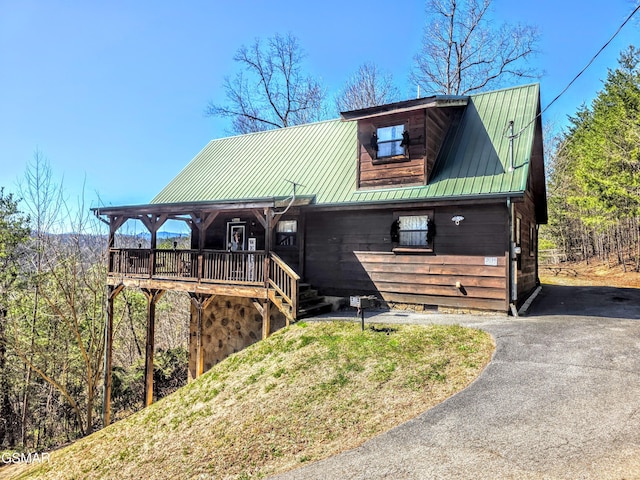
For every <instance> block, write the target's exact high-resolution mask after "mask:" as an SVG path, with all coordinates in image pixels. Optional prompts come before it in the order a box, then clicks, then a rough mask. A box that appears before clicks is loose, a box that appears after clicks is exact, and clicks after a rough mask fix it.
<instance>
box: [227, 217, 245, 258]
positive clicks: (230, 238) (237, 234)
mask: <svg viewBox="0 0 640 480" xmlns="http://www.w3.org/2000/svg"><path fill="white" fill-rule="evenodd" d="M246 242H247V236H246V235H245V222H228V223H227V245H226V248H227V250H231V251H233V252H235V251H239V250H246V247H247V243H246Z"/></svg>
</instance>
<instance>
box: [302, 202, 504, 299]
mask: <svg viewBox="0 0 640 480" xmlns="http://www.w3.org/2000/svg"><path fill="white" fill-rule="evenodd" d="M427 209H428V210H432V211H433V212H434V221H435V225H436V236H435V239H434V255H429V254H395V253H393V248H394V246H395V244H393V243H392V242H391V235H390V229H391V223H392V222H393V218H394V211H399V210H401V211H403V212H406V211H407V210H406V209H404V208H402V207H398V208H397V209H387V210H369V211H348V212H340V211H339V212H313V213H311V212H310V213H308V215H307V220H306V223H307V229H306V265H305V279H306V280H307V281H308V282H310V283H311V284H312V285H313V286H314V288H318V289H319V290H320V292H321V293H323V294H325V295H336V296H342V297H346V296H349V295H376V296H378V297H379V298H384V299H385V300H388V301H396V302H404V303H416V304H428V305H443V306H458V307H467V308H484V309H495V310H505V309H506V303H505V302H506V291H507V284H506V281H507V276H506V267H505V258H506V251H507V245H508V241H507V238H508V235H507V234H508V227H507V223H506V222H507V219H508V217H507V214H506V212H507V209H506V206H505V205H503V204H489V205H475V206H459V207H429V208H425V210H427ZM420 211H421V210H420V209H416V210H415V212H416V213H418V212H420ZM453 215H463V216H464V217H465V220H464V221H463V222H461V224H460V225H458V226H456V225H455V223H454V222H452V221H451V217H452V216H453ZM485 256H486V257H491V258H492V259H493V258H497V262H498V264H497V267H498V268H497V269H496V267H493V266H485V265H484V260H485V258H484V257H485ZM491 261H492V260H489V262H491ZM430 262H435V263H430ZM427 270H429V271H428V272H427ZM498 270H499V271H500V272H501V273H500V274H498V273H497V272H498ZM455 278H458V280H456V279H455ZM456 281H460V282H461V285H462V286H463V287H465V289H466V295H464V294H463V293H461V291H460V290H458V289H456V287H455V284H456Z"/></svg>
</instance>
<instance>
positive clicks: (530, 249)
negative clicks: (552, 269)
mask: <svg viewBox="0 0 640 480" xmlns="http://www.w3.org/2000/svg"><path fill="white" fill-rule="evenodd" d="M515 213H516V218H518V217H520V230H521V231H520V249H521V252H522V253H520V255H519V259H518V262H517V264H518V268H517V283H518V302H519V303H520V302H521V301H523V300H524V296H525V295H526V294H527V293H528V292H530V291H531V290H533V289H534V288H535V287H536V285H537V284H538V251H537V250H538V249H537V229H536V216H535V204H534V202H533V198H532V197H531V195H530V194H529V192H527V194H526V195H525V197H524V202H522V203H516V204H515ZM517 223H518V222H514V225H513V228H514V229H515V228H517ZM531 227H533V229H534V231H533V244H532V242H531V240H530V233H529V230H530V228H531ZM514 238H517V237H516V232H514ZM531 253H533V255H531Z"/></svg>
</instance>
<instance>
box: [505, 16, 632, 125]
mask: <svg viewBox="0 0 640 480" xmlns="http://www.w3.org/2000/svg"><path fill="white" fill-rule="evenodd" d="M638 10H640V4H638V6H637V7H636V8H635V9H634V10H633V12H631V14H629V16H628V17H627V19H626V20H625V21H624V22H622V24H621V25H620V26H619V27H618V29H617V30H616V32H615V33H614V34H613V35H612V36H611V38H610V39H609V40H607V43H605V44H604V45H603V46H602V47H601V48H600V50H598V52H597V53H596V54H595V55H594V56H593V57H592V58H591V60H589V63H587V65H586V66H585V67H584V68H583V69H582V70H580V72H579V73H578V74H577V75H576V76H575V77H573V80H571V81H570V82H569V83H568V84H567V86H566V87H564V89H563V90H562V91H561V92H560V93H559V94H558V95H557V96H556V98H554V99H553V100H551V102H550V103H549V104H548V105H547V106H546V107H544V109H543V110H542V111H541V112H540V113H539V114H537V115H536V116H535V117H533V119H532V120H531V121H530V122H529V123H527V124H526V125H525V126H524V127H523V128H522V129H520V131H518V133H516V134H514V135H513V137H518V136H519V135H520V134H521V133H522V132H524V131H525V130H526V129H527V128H529V126H530V125H531V124H532V123H533V122H535V121H536V120H537V119H538V117H541V116H542V114H543V113H544V112H546V111H547V110H548V109H549V107H550V106H551V105H553V104H554V103H555V102H556V101H557V100H558V99H559V98H560V97H561V96H562V95H564V94H565V93H566V91H567V90H569V88H570V87H571V85H573V83H574V82H575V81H576V80H577V79H578V78H579V77H580V75H582V74H583V73H584V72H585V71H586V70H587V68H589V67H590V66H591V64H592V63H593V62H594V61H595V59H596V58H598V55H600V54H601V53H602V52H603V51H604V49H605V48H607V47H608V46H609V44H610V43H611V42H612V41H613V39H614V38H616V37H617V36H618V34H619V33H620V31H621V30H622V29H623V28H624V26H625V25H626V24H627V23H629V20H631V18H632V17H633V16H634V15H635V14H636V13H637V12H638Z"/></svg>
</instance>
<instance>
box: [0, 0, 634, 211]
mask: <svg viewBox="0 0 640 480" xmlns="http://www.w3.org/2000/svg"><path fill="white" fill-rule="evenodd" d="M636 4H637V0H611V1H609V2H606V3H603V2H602V1H601V0H555V1H551V0H538V1H536V2H514V1H507V0H494V2H493V7H494V17H495V21H496V23H499V22H502V21H508V22H523V23H528V24H533V25H537V26H538V27H539V29H540V31H541V34H542V42H541V45H540V46H541V50H542V52H541V54H540V55H539V56H538V57H537V58H536V59H535V65H536V66H537V67H538V68H539V69H541V70H543V71H544V72H545V74H544V76H543V77H542V78H541V79H540V82H541V91H542V105H543V108H544V107H545V106H546V105H547V104H548V103H549V102H550V101H551V100H552V99H553V98H554V97H555V96H556V95H557V94H558V93H559V92H560V91H561V90H562V89H563V88H564V87H565V86H566V84H567V83H568V82H569V81H570V80H571V79H572V78H573V77H574V75H575V74H577V73H578V71H580V70H581V69H582V68H583V67H584V66H585V65H586V63H587V62H588V61H589V60H590V59H591V57H592V56H593V55H594V54H595V53H596V51H597V50H598V49H599V48H600V47H601V46H602V45H603V44H604V43H605V42H606V41H607V40H608V39H609V37H610V36H611V35H612V34H613V33H614V32H615V30H616V29H617V28H618V26H619V25H620V24H621V23H622V22H623V21H624V19H625V18H626V17H627V16H628V15H629V13H630V12H631V11H632V10H633V8H634V7H635V5H636ZM603 5H606V8H603ZM639 18H640V13H639V14H637V15H636V18H634V19H633V20H632V21H631V22H630V23H629V24H628V25H627V26H626V27H625V28H624V29H623V31H622V32H621V34H620V35H619V36H618V38H617V39H616V40H615V41H614V42H613V43H612V44H611V45H610V46H609V47H608V49H607V50H606V51H605V52H604V53H603V54H602V55H601V56H600V57H599V59H598V60H597V61H596V62H595V63H594V64H593V65H592V66H591V67H590V68H589V70H588V71H587V72H586V74H584V76H583V77H581V79H579V80H578V81H577V82H576V84H575V85H574V86H573V87H572V88H571V89H570V90H569V91H568V92H567V93H566V94H565V95H564V96H563V97H562V98H561V100H559V101H558V102H557V103H556V104H554V106H553V107H552V108H551V109H549V110H548V112H547V113H546V114H545V115H544V117H543V120H544V121H545V122H551V123H553V124H554V125H555V126H556V128H560V127H562V126H563V125H564V124H566V117H567V115H572V114H574V113H575V111H576V109H577V108H578V107H579V106H580V105H581V104H582V103H584V102H586V103H589V102H590V101H591V100H592V99H593V97H594V96H595V94H596V93H597V91H598V90H599V89H600V88H601V86H602V80H603V79H604V78H605V77H606V71H607V68H608V67H611V68H615V66H616V59H617V57H618V54H619V52H620V51H621V50H622V49H624V48H626V47H627V46H628V45H630V44H632V43H634V42H635V44H636V45H638V46H640V42H639V41H638V40H639V39H640V20H639ZM424 22H425V14H424V2H423V1H422V0H394V1H393V2H382V1H376V0H340V1H338V0H325V1H323V2H303V1H289V0H269V1H267V0H265V1H260V0H236V1H234V2H221V1H218V0H210V1H200V0H199V1H185V2H180V3H179V4H178V2H165V1H153V2H151V1H146V0H140V1H135V2H130V1H118V0H115V1H110V2H97V1H96V2H94V1H79V0H78V1H63V0H60V1H44V0H41V1H32V0H20V1H18V0H13V1H5V0H0V186H4V187H6V189H7V190H9V191H15V190H16V182H17V181H18V180H19V179H20V178H21V177H23V176H24V172H25V168H26V164H27V163H28V162H29V161H31V160H32V158H33V155H34V151H35V150H36V149H38V150H39V151H40V152H41V153H42V154H43V155H44V156H45V157H46V158H47V159H48V161H49V162H50V164H51V166H52V168H53V171H54V175H56V177H58V178H61V177H64V185H65V188H66V194H67V197H68V198H69V199H70V201H74V200H75V199H76V198H77V197H78V196H80V195H81V191H82V188H83V186H84V189H85V192H86V194H85V195H86V201H87V202H88V203H89V204H90V206H99V202H101V203H102V204H106V205H132V204H139V203H148V202H149V201H150V200H151V199H152V198H153V196H154V195H155V194H156V193H158V192H159V191H160V189H161V188H162V187H164V185H166V184H167V183H168V182H169V181H170V180H171V179H172V178H173V177H174V176H175V175H176V174H177V173H178V172H179V171H180V170H181V169H182V168H183V167H184V166H185V165H186V164H187V163H188V162H189V160H190V159H191V158H193V157H194V156H195V155H196V154H197V153H198V152H199V151H200V149H202V148H203V147H204V146H205V145H206V143H207V142H208V141H209V140H210V139H212V138H218V137H221V136H225V135H226V133H227V132H226V131H227V129H228V124H227V123H226V122H225V121H223V120H221V119H214V118H206V117H205V116H204V114H203V112H204V109H205V106H206V104H207V103H208V102H209V101H210V100H212V101H214V102H217V103H221V102H224V100H225V99H224V91H223V88H222V86H223V81H224V77H225V76H226V75H232V74H233V72H234V71H235V69H236V66H235V64H234V62H233V60H232V57H233V55H234V53H235V51H236V50H237V49H238V47H240V46H241V45H242V44H248V43H251V42H252V41H253V39H254V38H255V37H261V38H267V37H269V36H271V35H273V34H274V33H287V32H291V33H293V34H294V35H295V36H297V37H298V38H299V41H300V44H301V46H302V47H303V48H304V50H305V51H306V53H307V58H306V60H305V67H306V70H307V71H308V72H309V73H311V74H313V75H314V76H317V77H318V78H319V79H320V80H321V81H322V82H323V83H324V85H325V86H326V88H327V90H328V94H329V96H330V97H333V96H334V95H335V94H336V92H337V91H338V90H339V89H340V88H341V87H342V86H343V84H344V83H345V81H346V80H347V79H348V78H349V77H350V76H351V75H352V74H353V73H354V72H355V71H356V70H357V68H358V66H359V65H360V64H362V63H363V62H366V61H373V62H375V63H377V65H378V66H379V67H380V68H381V69H382V70H384V71H388V72H390V73H392V74H393V75H394V78H395V80H396V83H397V84H398V85H399V86H400V88H401V91H402V92H403V94H404V96H405V97H406V98H413V97H414V96H415V93H416V88H415V86H412V85H409V83H408V72H409V71H410V69H411V66H412V61H413V56H414V55H415V53H416V52H417V51H418V49H419V45H420V40H421V37H422V34H423V24H424ZM386 25H390V27H389V28H387V27H386ZM98 198H99V199H100V200H98Z"/></svg>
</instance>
